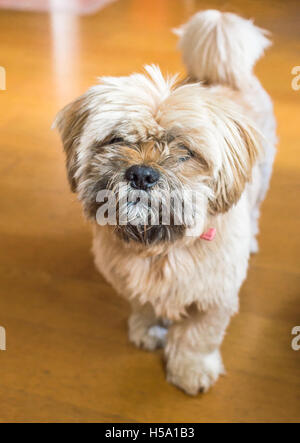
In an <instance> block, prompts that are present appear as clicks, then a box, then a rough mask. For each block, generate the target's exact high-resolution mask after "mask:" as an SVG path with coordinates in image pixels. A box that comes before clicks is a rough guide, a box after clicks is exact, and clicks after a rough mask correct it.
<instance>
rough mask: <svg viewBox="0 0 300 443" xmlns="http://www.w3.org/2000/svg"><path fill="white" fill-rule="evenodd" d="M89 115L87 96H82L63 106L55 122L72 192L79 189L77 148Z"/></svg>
mask: <svg viewBox="0 0 300 443" xmlns="http://www.w3.org/2000/svg"><path fill="white" fill-rule="evenodd" d="M88 115H89V111H88V109H87V106H86V101H85V96H82V97H79V98H78V99H77V100H75V101H74V102H72V103H70V104H69V105H67V106H66V107H65V108H63V109H62V110H61V111H60V112H59V113H58V115H57V117H56V119H55V121H54V123H53V128H57V129H58V131H59V133H60V136H61V139H62V142H63V147H64V151H65V153H66V167H67V173H68V179H69V183H70V187H71V190H72V192H76V190H77V180H76V171H77V168H78V164H77V157H78V151H77V148H78V146H79V142H80V136H81V133H82V131H83V128H84V124H85V122H86V120H87V117H88Z"/></svg>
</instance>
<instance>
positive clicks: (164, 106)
mask: <svg viewBox="0 0 300 443" xmlns="http://www.w3.org/2000/svg"><path fill="white" fill-rule="evenodd" d="M146 69H147V71H148V74H149V77H148V76H145V75H142V74H134V75H131V76H129V77H121V78H104V79H102V83H101V84H100V85H98V86H95V87H93V88H91V89H90V90H89V91H88V92H87V93H86V94H85V95H83V96H82V97H80V98H79V99H78V100H76V101H75V102H73V103H72V104H71V105H69V106H67V107H66V108H64V109H63V110H62V111H61V112H60V114H59V115H58V117H57V121H56V125H57V127H58V128H59V131H60V133H61V136H62V140H63V143H64V149H65V152H66V156H67V170H68V176H69V181H70V184H71V188H72V190H73V191H74V192H78V195H79V198H80V200H81V201H82V203H83V207H84V211H85V214H86V215H87V217H88V218H90V219H94V220H95V218H96V215H97V212H98V210H99V208H101V205H104V200H101V198H100V199H99V193H100V194H101V192H102V191H108V190H110V191H111V192H112V193H113V196H114V201H115V204H116V217H114V219H115V220H116V223H115V224H114V226H112V229H113V230H114V231H115V233H116V235H118V236H119V237H120V238H121V239H123V240H125V241H131V240H132V241H135V242H139V243H142V244H144V245H146V246H148V245H153V244H157V243H161V242H174V241H175V240H179V239H181V238H184V237H185V236H187V235H191V234H190V232H191V230H193V232H197V235H201V233H202V232H203V230H204V229H205V227H206V223H207V219H208V217H209V216H211V215H214V214H217V213H220V212H226V211H227V210H229V208H230V207H231V206H232V205H233V204H235V203H236V202H237V201H238V200H239V198H240V196H241V194H242V192H243V190H244V187H245V184H246V182H247V181H248V180H249V179H250V177H251V170H252V166H253V164H254V163H255V161H256V158H257V155H258V141H257V134H256V131H255V130H254V129H253V128H252V127H251V126H250V124H249V123H248V122H247V121H246V120H245V117H243V116H242V115H241V114H240V112H239V109H238V108H237V107H236V106H235V105H234V104H233V103H232V102H231V101H229V100H227V99H225V98H223V97H222V96H221V95H220V94H218V93H217V92H216V91H214V90H209V89H205V88H203V87H201V86H200V85H198V84H194V85H184V86H177V87H176V85H175V79H170V80H165V79H164V78H163V77H162V75H161V73H160V71H159V69H158V68H155V67H147V68H146ZM124 195H126V199H124ZM99 202H100V203H99ZM166 208H167V209H168V211H165V209H166ZM166 213H167V215H166ZM102 215H103V214H102ZM125 215H126V216H127V222H126V223H122V222H121V221H120V220H121V219H122V217H124V216H125ZM165 215H166V219H164V217H165ZM151 217H153V218H154V219H155V223H151V221H153V219H152V218H151Z"/></svg>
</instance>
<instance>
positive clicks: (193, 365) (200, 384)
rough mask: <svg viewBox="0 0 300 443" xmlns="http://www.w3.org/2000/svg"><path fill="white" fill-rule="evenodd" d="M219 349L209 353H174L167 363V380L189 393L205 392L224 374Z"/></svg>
mask: <svg viewBox="0 0 300 443" xmlns="http://www.w3.org/2000/svg"><path fill="white" fill-rule="evenodd" d="M224 373H225V370H224V366H223V363H222V358H221V354H220V352H219V350H216V351H214V352H212V353H211V354H198V355H195V354H191V355H189V356H187V355H185V356H183V355H181V356H180V355H176V356H175V357H174V358H172V359H169V360H168V363H167V380H168V382H169V383H172V384H173V385H175V386H177V387H178V388H180V389H182V390H183V391H185V392H186V393H187V394H189V395H197V394H198V393H199V392H207V391H208V390H209V388H210V387H211V386H213V385H214V383H215V382H216V381H217V380H218V378H219V376H220V375H222V374H224Z"/></svg>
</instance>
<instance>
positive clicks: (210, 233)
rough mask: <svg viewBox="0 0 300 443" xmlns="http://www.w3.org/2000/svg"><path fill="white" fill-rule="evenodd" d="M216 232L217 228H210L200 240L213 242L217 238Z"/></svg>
mask: <svg viewBox="0 0 300 443" xmlns="http://www.w3.org/2000/svg"><path fill="white" fill-rule="evenodd" d="M216 232H217V230H216V229H215V228H210V229H209V230H208V231H206V232H204V234H202V235H201V236H200V238H202V239H203V240H207V241H212V240H213V239H214V238H215V236H216Z"/></svg>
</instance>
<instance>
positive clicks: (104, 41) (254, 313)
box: [0, 0, 300, 422]
mask: <svg viewBox="0 0 300 443" xmlns="http://www.w3.org/2000/svg"><path fill="white" fill-rule="evenodd" d="M223 4H224V2H222V1H201V0H199V1H198V0H194V1H193V0H151V1H150V0H119V1H116V2H115V3H112V4H111V5H109V6H107V7H106V8H105V9H103V10H102V11H100V12H99V13H97V14H95V15H93V16H85V17H82V18H76V17H74V16H63V15H59V14H53V15H52V16H49V15H47V14H42V13H31V12H30V13H22V12H13V11H3V10H2V11H0V42H1V46H0V66H3V67H5V69H6V73H7V90H6V91H0V106H1V117H0V131H1V141H0V144H1V152H0V201H1V215H0V291H1V293H0V325H1V326H3V327H5V328H6V333H7V351H6V352H3V351H0V398H1V401H0V421H1V422H5V421H9V422H16V421H18V422H19V421H26V422H28V421H47V422H49V421H50V422H53V421H58V422H62V421H72V422H76V421H80V422H89V421H108V422H138V421H146V422H211V421H216V420H217V421H221V422H228V421H234V422H243V421H251V422H261V421H268V422H276V421H286V422H290V421H298V422H299V421H300V351H299V352H295V351H293V350H292V348H291V340H292V335H291V331H292V328H293V327H294V326H297V325H300V303H299V294H300V269H299V263H300V233H299V232H300V230H299V217H300V206H299V190H300V142H299V135H300V128H299V104H300V91H294V90H293V89H292V87H291V81H292V75H291V69H292V68H293V66H297V65H300V58H299V54H300V51H299V49H300V44H299V42H300V26H299V17H300V7H299V2H296V1H294V2H292V1H285V2H278V1H268V0H264V1H260V2H254V1H252V0H251V1H250V0H243V1H232V2H230V3H227V5H226V6H227V9H229V10H231V11H235V12H239V13H242V14H244V15H246V16H250V17H255V18H256V21H257V23H258V24H259V25H261V26H263V27H266V28H268V29H270V30H271V31H272V32H273V34H274V43H275V44H274V46H273V48H272V49H271V50H270V51H269V52H268V54H267V56H266V57H265V58H264V59H263V60H262V61H261V62H260V63H259V65H258V67H257V73H258V75H259V77H260V79H261V80H262V82H263V84H264V85H265V87H266V88H267V90H268V91H269V92H270V93H271V95H272V97H273V98H274V102H275V110H276V115H277V118H278V127H279V129H278V131H279V136H280V144H279V150H278V155H277V158H276V164H275V171H274V176H273V180H272V185H271V190H270V192H269V195H268V198H267V200H266V202H265V203H264V207H263V214H262V219H261V235H260V245H261V251H260V253H259V254H258V255H257V256H255V257H253V258H252V259H251V264H250V271H249V277H248V280H247V282H246V283H245V285H244V287H243V289H242V291H241V313H240V314H239V315H238V316H237V317H235V318H234V320H233V322H232V324H231V326H230V328H229V331H228V334H227V336H226V339H225V342H224V346H223V351H224V360H225V363H226V367H227V370H228V375H227V376H226V377H224V378H222V379H221V380H220V381H219V382H218V384H217V385H216V386H215V388H213V389H212V391H211V392H210V393H208V394H207V395H205V396H199V397H197V398H189V397H187V396H186V395H185V394H183V393H182V392H180V391H179V390H177V389H176V388H174V387H173V386H170V385H168V384H167V383H166V382H165V379H164V372H163V366H162V363H161V358H160V357H161V354H160V353H159V352H157V353H147V352H143V351H139V350H136V349H135V348H134V347H133V346H131V345H130V344H129V343H128V341H127V334H126V318H127V315H128V307H127V305H126V303H125V302H124V301H122V300H121V299H119V298H118V297H116V296H115V294H114V292H113V290H112V289H111V288H110V287H109V285H107V284H106V283H105V282H104V281H103V279H102V278H101V276H99V275H98V274H97V272H96V271H95V270H94V267H93V260H92V256H91V253H90V245H91V234H90V228H89V226H88V224H87V223H86V222H85V221H84V220H83V218H82V215H81V209H80V206H79V204H78V203H77V201H76V198H75V197H74V196H73V195H71V193H70V192H69V188H68V184H67V180H66V178H65V171H64V157H63V154H62V152H61V146H60V142H59V139H58V137H57V135H56V134H55V133H53V132H52V131H51V130H50V126H51V122H52V120H53V117H54V115H55V113H56V111H57V110H58V109H59V108H60V107H61V106H62V105H64V104H65V103H67V102H68V101H70V100H71V99H72V98H75V97H76V96H77V95H79V94H80V93H81V92H83V91H84V90H85V89H86V88H87V87H88V86H89V85H91V84H93V83H95V78H96V76H98V75H108V74H109V75H124V74H128V73H130V72H131V71H137V70H140V69H141V66H142V65H143V64H145V63H152V62H155V63H159V64H160V65H161V67H162V69H163V71H164V72H166V71H170V72H176V71H178V70H182V69H183V68H182V65H181V61H180V56H179V54H178V53H177V51H176V50H175V43H176V38H175V36H173V35H172V34H171V33H170V28H172V27H174V26H176V25H178V24H180V23H182V22H183V21H184V20H185V19H186V18H187V17H188V16H189V15H190V14H192V13H194V12H195V11H197V10H198V9H202V8H207V7H222V8H223V9H224V7H223V6H222V5H223Z"/></svg>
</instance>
